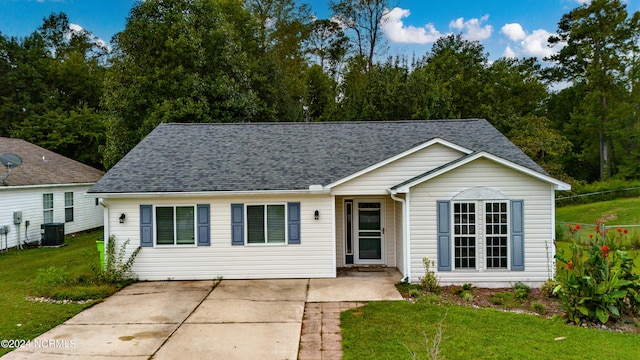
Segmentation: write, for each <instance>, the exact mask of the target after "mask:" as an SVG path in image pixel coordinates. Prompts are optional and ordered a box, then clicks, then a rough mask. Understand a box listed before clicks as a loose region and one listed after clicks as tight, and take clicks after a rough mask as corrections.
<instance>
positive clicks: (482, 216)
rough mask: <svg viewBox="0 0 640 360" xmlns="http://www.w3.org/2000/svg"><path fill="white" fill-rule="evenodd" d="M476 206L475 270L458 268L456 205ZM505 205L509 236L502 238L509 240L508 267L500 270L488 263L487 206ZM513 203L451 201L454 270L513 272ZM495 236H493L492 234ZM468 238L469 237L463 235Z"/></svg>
mask: <svg viewBox="0 0 640 360" xmlns="http://www.w3.org/2000/svg"><path fill="white" fill-rule="evenodd" d="M471 203H473V204H475V224H474V225H475V230H476V231H475V262H476V264H475V265H476V266H475V268H462V267H460V268H458V267H456V252H455V251H456V239H455V238H456V233H455V226H456V223H455V205H456V204H471ZM489 203H491V204H493V203H504V204H506V206H507V211H506V214H507V234H506V235H503V234H500V236H506V238H507V266H506V267H500V268H493V267H488V266H487V265H488V261H487V253H488V251H487V246H488V243H487V236H488V235H487V234H486V225H487V224H486V211H485V206H486V204H489ZM511 226H512V225H511V202H510V201H509V200H505V199H483V200H469V199H466V200H464V199H461V200H452V201H451V230H450V231H451V254H452V260H453V261H452V264H451V268H452V270H457V271H460V272H464V271H509V270H511V254H510V251H511V244H510V240H511ZM492 235H493V234H492ZM462 236H467V235H462Z"/></svg>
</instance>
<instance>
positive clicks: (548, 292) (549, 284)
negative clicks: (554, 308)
mask: <svg viewBox="0 0 640 360" xmlns="http://www.w3.org/2000/svg"><path fill="white" fill-rule="evenodd" d="M556 286H558V282H557V281H556V280H554V279H548V280H547V281H545V282H544V284H542V286H541V287H540V291H542V294H543V295H544V296H546V297H548V298H552V297H557V295H556V294H554V293H553V290H555V288H556Z"/></svg>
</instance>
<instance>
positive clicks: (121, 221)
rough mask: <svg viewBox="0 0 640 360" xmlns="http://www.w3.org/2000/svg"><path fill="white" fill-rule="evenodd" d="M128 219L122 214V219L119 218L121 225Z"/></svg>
mask: <svg viewBox="0 0 640 360" xmlns="http://www.w3.org/2000/svg"><path fill="white" fill-rule="evenodd" d="M126 218H127V216H126V215H125V214H124V213H122V214H120V217H119V218H118V219H119V220H120V224H124V219H126Z"/></svg>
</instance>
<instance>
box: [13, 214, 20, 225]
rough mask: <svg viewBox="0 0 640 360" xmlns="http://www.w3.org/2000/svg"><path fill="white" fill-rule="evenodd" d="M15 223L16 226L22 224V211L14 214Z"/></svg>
mask: <svg viewBox="0 0 640 360" xmlns="http://www.w3.org/2000/svg"><path fill="white" fill-rule="evenodd" d="M13 223H14V224H16V225H19V224H22V211H14V212H13Z"/></svg>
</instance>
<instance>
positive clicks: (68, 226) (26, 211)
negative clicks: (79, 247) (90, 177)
mask: <svg viewBox="0 0 640 360" xmlns="http://www.w3.org/2000/svg"><path fill="white" fill-rule="evenodd" d="M89 187H90V186H89V185H68V186H43V187H29V188H18V187H13V188H12V187H5V188H1V187H0V199H2V200H1V201H0V210H1V211H0V225H8V226H9V234H7V243H8V247H10V248H11V247H15V246H17V244H18V239H19V240H20V242H21V243H23V242H24V240H25V239H27V238H28V240H29V241H37V240H39V239H40V231H41V229H40V225H42V224H43V221H44V215H43V194H53V212H52V214H53V218H52V219H50V220H51V221H50V222H59V223H64V222H65V221H64V220H65V203H64V193H65V192H73V193H75V194H77V195H76V196H75V198H74V205H73V207H74V219H73V221H72V222H68V223H65V224H64V232H65V234H72V233H76V232H79V231H85V230H90V229H94V228H97V227H101V226H102V225H103V222H104V220H103V219H104V217H103V208H102V206H100V205H97V204H96V202H95V198H94V197H85V196H84V194H85V193H86V192H87V190H88V189H89ZM15 211H22V223H21V224H17V225H16V224H14V223H13V213H14V212H15ZM119 215H120V214H118V216H119ZM27 220H28V221H29V226H28V227H27V226H26V221H27ZM4 246H5V244H4V239H3V244H2V247H0V248H4Z"/></svg>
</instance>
